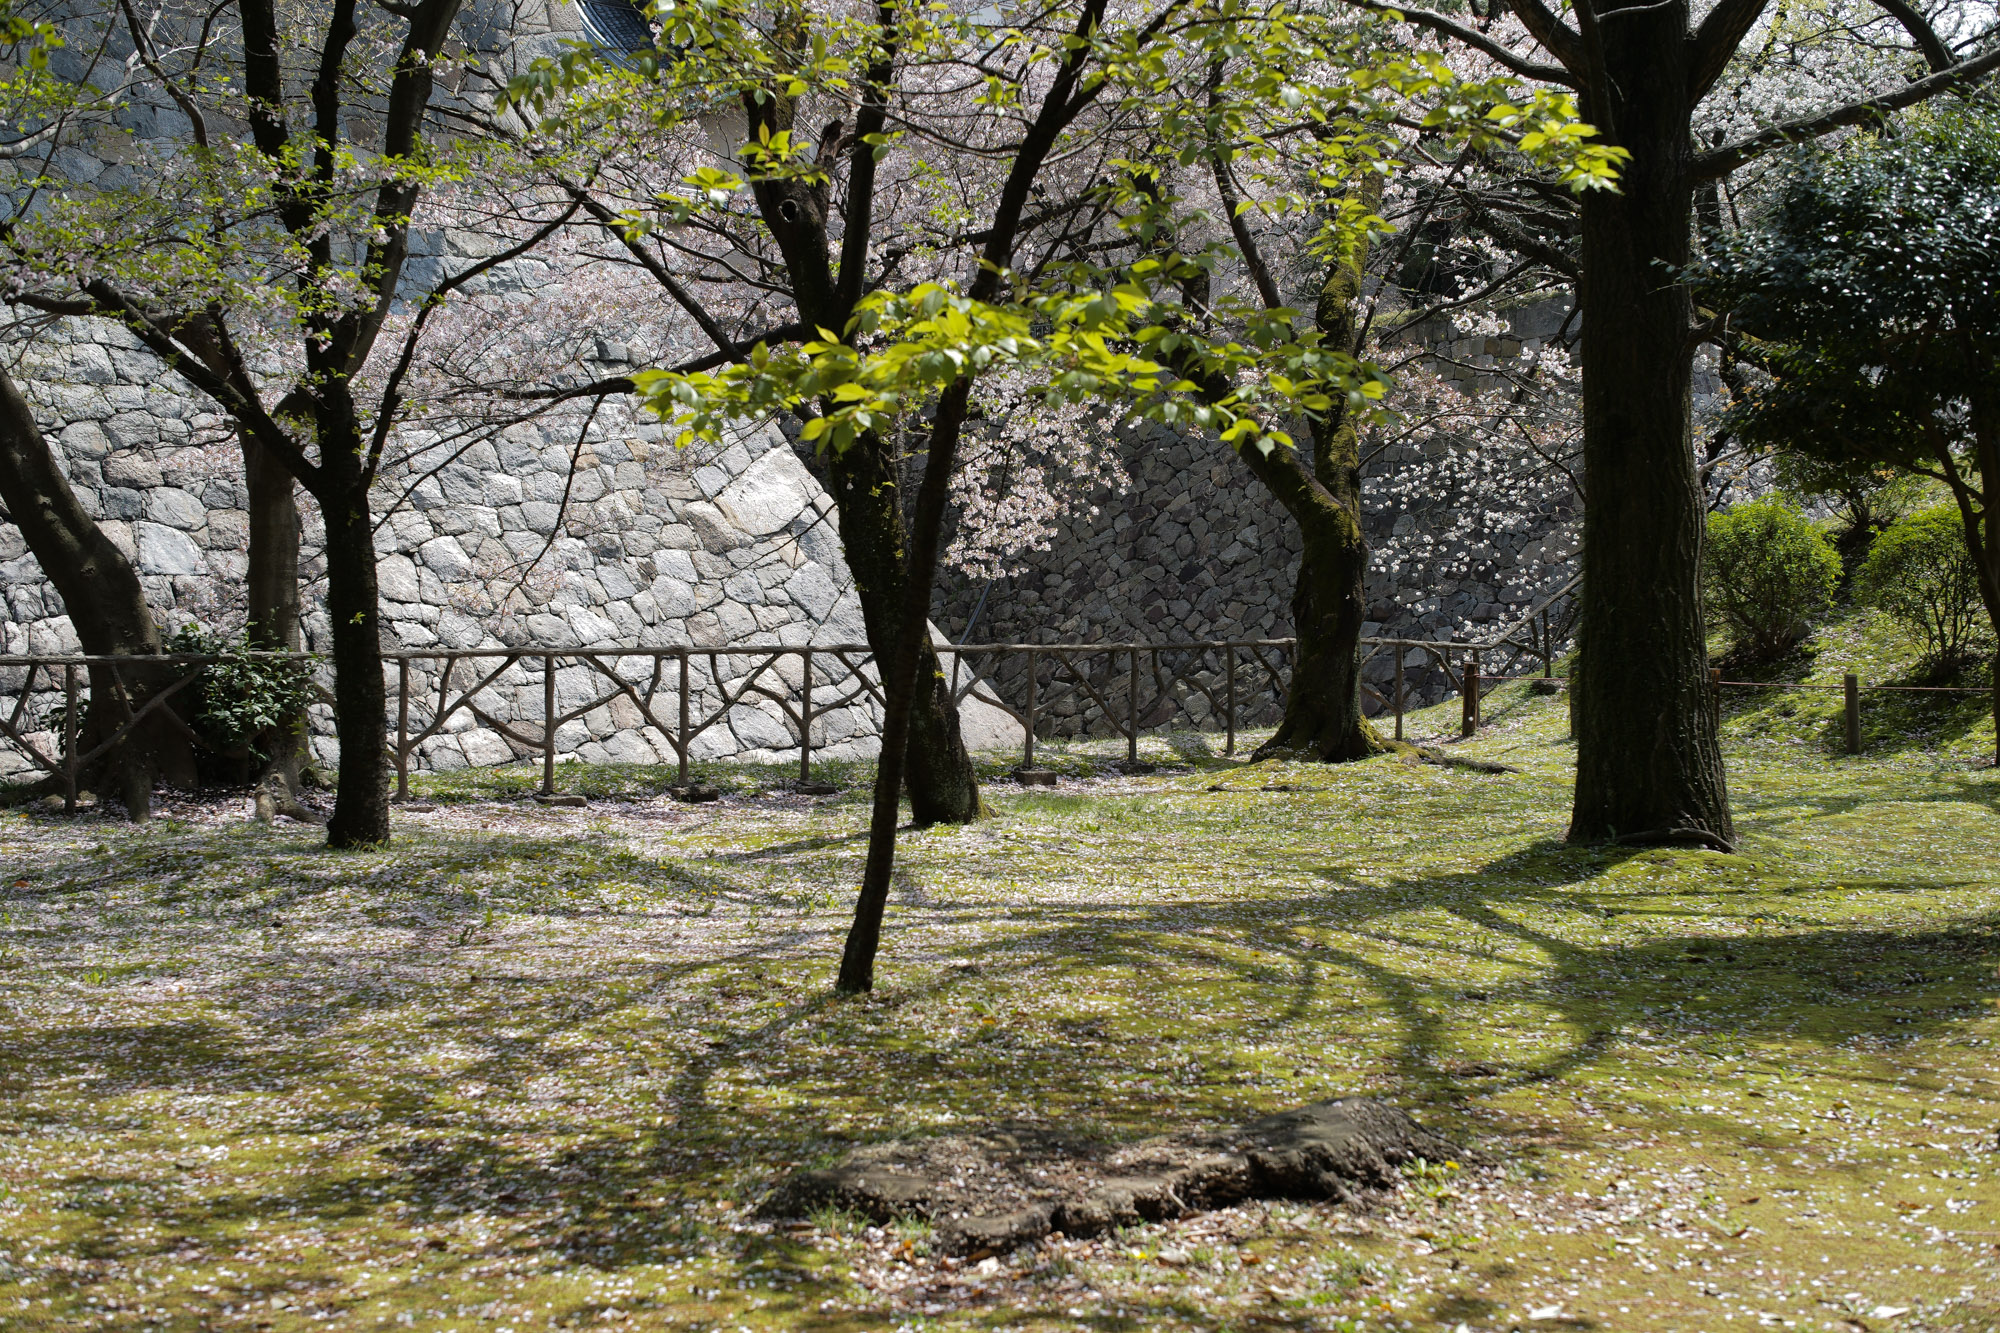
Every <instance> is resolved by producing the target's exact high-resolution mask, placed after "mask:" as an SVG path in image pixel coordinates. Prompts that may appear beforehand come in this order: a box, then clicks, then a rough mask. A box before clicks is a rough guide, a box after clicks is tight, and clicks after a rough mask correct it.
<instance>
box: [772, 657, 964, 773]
mask: <svg viewBox="0 0 2000 1333" xmlns="http://www.w3.org/2000/svg"><path fill="white" fill-rule="evenodd" d="M802 656H804V658H805V664H806V665H805V673H804V680H803V681H802V682H801V683H800V685H799V691H800V693H799V781H800V782H811V781H812V745H813V650H812V649H810V648H808V649H806V650H805V652H804V653H803V654H802ZM952 674H954V675H956V674H957V672H956V671H954V672H953V673H952Z"/></svg>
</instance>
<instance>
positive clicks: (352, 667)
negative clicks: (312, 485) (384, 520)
mask: <svg viewBox="0 0 2000 1333" xmlns="http://www.w3.org/2000/svg"><path fill="white" fill-rule="evenodd" d="M336 412H337V409H327V410H326V411H325V412H324V415H325V416H333V415H335V414H336ZM351 422H352V418H351V417H349V421H348V424H350V425H351ZM321 438H322V439H325V438H326V434H325V432H324V430H323V431H322V435H321ZM322 458H323V460H324V461H323V462H322V463H321V465H320V476H321V486H320V488H319V494H318V495H317V496H316V498H317V499H318V500H319V502H320V512H321V515H322V517H323V518H324V520H325V525H326V609H327V615H328V617H329V618H330V619H331V620H332V622H333V695H334V699H333V722H334V734H335V735H336V737H338V739H339V741H340V776H339V779H338V781H337V785H336V788H335V794H334V805H333V819H332V821H331V822H330V823H328V825H327V829H326V841H327V845H328V846H330V847H368V846H378V845H380V844H382V843H385V842H387V841H389V743H388V715H389V692H388V689H387V688H386V687H385V686H384V684H383V681H382V620H381V605H380V599H379V597H378V595H377V590H376V570H375V523H374V518H373V516H372V515H371V514H370V513H369V509H368V490H367V485H366V482H365V481H364V480H363V477H362V473H361V460H360V456H359V452H358V449H355V448H345V449H343V448H334V449H331V450H328V451H327V452H325V453H324V454H323V455H322Z"/></svg>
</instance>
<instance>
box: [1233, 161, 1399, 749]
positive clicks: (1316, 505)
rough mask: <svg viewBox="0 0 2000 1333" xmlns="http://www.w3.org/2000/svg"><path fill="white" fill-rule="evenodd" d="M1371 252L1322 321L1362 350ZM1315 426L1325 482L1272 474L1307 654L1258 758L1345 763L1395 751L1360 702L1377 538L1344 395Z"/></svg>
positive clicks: (1319, 472) (1327, 287)
mask: <svg viewBox="0 0 2000 1333" xmlns="http://www.w3.org/2000/svg"><path fill="white" fill-rule="evenodd" d="M1376 179H1377V178H1372V177H1371V178H1370V182H1369V184H1367V185H1364V187H1363V189H1364V191H1365V193H1364V196H1363V199H1364V202H1365V203H1366V204H1367V206H1368V207H1370V208H1373V207H1374V206H1375V204H1376V203H1377V202H1378V201H1379V199H1380V186H1379V184H1377V183H1375V181H1376ZM1367 257H1368V250H1367V246H1366V245H1365V244H1363V243H1361V242H1359V241H1357V242H1356V243H1355V244H1354V247H1353V248H1352V250H1350V251H1349V253H1348V254H1347V256H1346V257H1345V258H1344V259H1343V260H1342V261H1340V262H1337V263H1334V264H1332V265H1331V266H1329V267H1328V269H1327V273H1326V281H1325V282H1324V283H1323V284H1322V285H1321V287H1320V292H1319V299H1318V301H1317V303H1316V305H1315V309H1314V322H1315V323H1316V324H1317V326H1318V328H1319V331H1320V333H1321V335H1322V336H1323V337H1324V338H1325V340H1326V343H1327V345H1328V346H1330V347H1339V348H1346V349H1349V350H1358V349H1356V348H1355V343H1356V341H1357V337H1358V330H1357V325H1356V306H1357V304H1358V302H1359V301H1360V299H1361V281H1362V270H1363V268H1364V266H1365V265H1366V262H1367ZM1311 430H1312V441H1313V480H1314V481H1317V482H1318V485H1317V486H1310V485H1305V484H1301V483H1302V482H1303V478H1291V477H1266V478H1265V484H1266V485H1267V486H1269V487H1270V488H1271V492H1272V494H1274V495H1276V496H1277V497H1278V499H1279V501H1280V502H1281V503H1282V504H1283V505H1284V506H1285V510H1286V512H1287V513H1289V514H1290V515H1291V516H1292V520H1293V521H1294V522H1296V523H1297V524H1298V525H1299V536H1300V538H1301V539H1302V541H1303V544H1304V549H1303V551H1302V552H1301V553H1300V556H1299V576H1298V584H1297V586H1296V587H1295V588H1294V589H1293V591H1292V633H1293V634H1294V635H1295V636H1296V637H1297V639H1298V650H1297V653H1296V655H1295V656H1294V658H1293V660H1292V677H1291V680H1290V682H1289V683H1288V685H1287V686H1286V689H1285V716H1284V718H1283V719H1282V720H1281V721H1280V722H1279V724H1278V730H1277V732H1276V733H1275V734H1274V735H1273V736H1272V737H1271V739H1270V740H1268V741H1266V742H1264V744H1262V745H1260V746H1258V747H1257V753H1256V756H1255V757H1256V758H1259V759H1262V758H1265V757H1267V756H1273V755H1279V754H1290V755H1295V756H1297V757H1300V758H1311V759H1318V760H1321V761H1323V762H1327V763H1340V762H1343V761H1346V760H1350V759H1366V758H1367V757H1368V756H1370V755H1373V754H1380V753H1381V752H1382V751H1383V750H1384V749H1386V748H1388V747H1387V746H1385V745H1384V744H1383V742H1382V738H1381V737H1380V736H1378V735H1376V734H1375V728H1374V727H1372V726H1370V725H1369V724H1368V718H1367V715H1366V714H1365V713H1363V711H1362V708H1361V623H1362V621H1364V620H1366V619H1367V614H1368V613H1367V596H1366V592H1365V590H1364V588H1363V584H1362V578H1363V576H1364V575H1365V574H1366V573H1367V570H1368V540H1367V538H1366V537H1365V536H1364V535H1363V533H1362V531H1361V435H1360V432H1359V431H1358V430H1357V429H1356V428H1355V424H1354V421H1353V419H1352V418H1351V417H1350V416H1349V415H1348V414H1347V411H1346V407H1345V405H1344V404H1343V403H1340V402H1338V401H1337V402H1336V405H1335V406H1334V407H1333V408H1332V409H1331V410H1329V411H1328V413H1327V414H1326V415H1325V416H1323V417H1321V418H1320V419H1318V420H1316V421H1314V422H1312V423H1311ZM1282 461H1283V460H1282V459H1277V458H1270V459H1258V460H1253V462H1252V467H1253V469H1258V470H1259V472H1260V475H1262V473H1263V472H1265V471H1269V470H1272V469H1274V468H1275V467H1276V466H1277V464H1278V463H1280V462H1282ZM1260 463H1263V464H1264V466H1263V467H1262V468H1259V464H1260Z"/></svg>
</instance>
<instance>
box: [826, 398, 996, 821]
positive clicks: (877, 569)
mask: <svg viewBox="0 0 2000 1333" xmlns="http://www.w3.org/2000/svg"><path fill="white" fill-rule="evenodd" d="M824 471H825V473H826V476H827V478H828V480H829V482H830V483H831V486H830V489H831V491H832V494H833V501H834V506H835V508H836V509H837V511H838V512H839V515H840V537H841V544H842V547H843V548H844V550H845V552H846V555H847V567H848V569H850V570H851V571H852V572H853V574H854V585H855V591H856V592H857V594H859V596H860V598H861V618H862V620H863V622H864V623H865V624H866V625H867V628H868V646H869V648H870V649H871V650H872V652H873V653H874V656H875V661H876V663H877V669H878V670H879V671H880V672H881V674H882V678H883V681H884V695H885V703H886V695H887V681H888V676H889V665H888V664H889V663H890V662H891V661H893V660H894V659H895V658H896V657H897V655H898V654H899V653H900V652H901V651H902V648H903V646H904V645H903V637H904V635H905V633H906V632H911V631H909V630H908V627H907V624H906V623H905V619H906V618H905V615H904V610H905V604H906V603H907V601H908V597H909V590H910V587H911V586H912V581H913V574H912V571H913V570H914V569H915V568H916V567H917V566H916V564H915V559H914V556H913V555H912V554H910V553H909V546H910V541H911V533H910V532H908V531H907V530H906V528H905V525H904V522H903V512H902V507H901V492H900V490H899V489H898V486H897V477H896V466H895V460H894V459H893V458H891V457H890V456H889V452H888V450H887V448H886V447H884V445H883V444H882V443H881V441H879V440H877V439H875V438H874V437H872V436H868V437H864V438H862V439H860V440H857V441H856V442H855V443H854V444H853V445H852V446H850V447H849V448H848V450H847V451H846V452H845V453H843V454H840V455H837V456H835V457H832V458H828V459H826V460H825V464H824ZM925 477H926V481H928V478H929V471H928V467H927V468H926V472H925ZM920 499H921V497H920ZM923 568H924V569H925V570H926V571H928V570H929V568H930V567H929V566H928V565H925V566H924V567H923ZM931 582H932V578H931V575H930V574H929V573H928V572H927V573H926V574H925V575H924V577H923V584H924V596H925V598H926V601H925V614H924V615H923V616H922V617H921V618H920V619H919V620H918V622H917V627H916V629H915V631H913V632H914V634H915V635H916V662H917V667H916V670H917V675H916V676H915V681H916V684H915V685H914V686H913V689H914V691H915V692H914V694H913V695H912V696H911V698H910V700H909V714H910V716H909V724H908V729H907V735H906V737H905V739H904V741H903V742H902V744H903V746H904V754H903V757H902V770H903V774H904V783H905V785H906V786H907V788H908V790H909V797H910V815H911V818H912V819H914V820H915V821H916V823H917V824H918V825H919V826H928V825H931V824H969V823H971V822H972V821H973V820H975V819H978V818H979V816H980V813H981V811H982V809H983V807H982V805H981V802H980V798H979V773H978V770H977V769H975V768H974V767H973V763H972V756H971V754H970V753H968V752H967V750H966V748H965V740H964V737H963V736H962V735H961V734H960V732H959V721H958V706H957V705H956V704H955V703H954V702H953V701H952V697H951V682H950V681H949V680H947V679H946V676H945V672H944V669H943V665H942V664H941V663H940V662H939V660H938V655H937V652H936V650H935V649H934V648H933V647H932V646H931V639H930V616H929V601H928V599H929V597H930V585H931ZM885 728H886V723H885ZM882 744H883V747H884V753H885V754H886V753H887V748H888V746H889V744H890V740H889V737H888V733H887V731H886V729H885V731H884V733H883V739H882Z"/></svg>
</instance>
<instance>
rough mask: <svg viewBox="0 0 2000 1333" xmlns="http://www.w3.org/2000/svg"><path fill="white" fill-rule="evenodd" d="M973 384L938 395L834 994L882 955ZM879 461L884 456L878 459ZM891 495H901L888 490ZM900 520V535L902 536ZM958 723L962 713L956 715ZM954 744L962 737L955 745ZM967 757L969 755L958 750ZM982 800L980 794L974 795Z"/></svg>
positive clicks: (896, 611) (851, 989) (887, 664)
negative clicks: (948, 514)
mask: <svg viewBox="0 0 2000 1333" xmlns="http://www.w3.org/2000/svg"><path fill="white" fill-rule="evenodd" d="M971 388H972V386H971V383H970V382H969V381H967V380H959V381H958V382H957V383H955V384H953V385H952V386H951V387H950V388H948V389H946V390H945V391H944V393H942V394H940V395H939V398H938V405H937V410H936V412H935V413H934V414H933V416H932V427H931V438H930V448H929V449H928V450H927V451H926V457H925V460H924V479H923V482H922V484H921V485H920V486H919V487H918V491H917V505H916V513H915V515H914V518H915V522H914V525H913V529H912V531H911V532H910V533H909V541H908V545H907V547H904V548H903V549H905V550H907V551H908V555H909V558H908V561H907V563H906V564H904V565H903V569H904V570H905V571H906V573H907V577H906V579H905V580H904V582H903V583H902V585H901V586H900V587H899V588H898V590H897V591H898V593H899V594H900V597H901V601H900V603H895V604H892V605H891V608H890V612H889V613H890V614H891V615H893V616H894V617H895V619H894V620H893V621H892V622H891V625H890V628H892V629H893V631H894V637H893V639H892V640H891V644H890V649H889V652H888V653H887V654H886V655H878V656H877V658H876V661H877V662H879V663H880V668H879V669H880V671H881V675H882V696H883V709H882V757H881V759H880V761H879V762H878V764H877V767H876V770H875V799H874V805H873V807H872V808H871V810H870V812H869V820H868V862H867V864H866V865H865V866H864V867H863V869H862V872H861V892H860V894H859V896H858V898H857V899H856V902H855V905H854V921H853V924H851V925H850V926H849V927H848V930H847V942H846V944H845V945H844V947H843V948H842V950H841V955H840V973H839V975H838V977H837V978H836V979H835V981H834V987H835V989H837V990H839V991H841V992H842V993H843V994H848V995H855V994H860V993H862V992H864V991H869V990H873V989H874V987H875V955H876V953H877V952H878V951H879V950H880V948H881V944H882V913H883V910H884V908H885V907H886V906H887V905H888V902H889V877H890V872H891V871H892V870H893V869H894V867H895V859H896V815H897V809H898V804H899V803H898V801H897V795H898V793H899V791H900V790H901V788H902V785H903V774H902V771H901V770H902V768H903V760H904V756H905V755H907V754H909V753H910V752H911V749H912V748H913V747H912V746H911V745H910V742H911V741H913V740H914V739H915V732H914V731H913V730H911V723H912V721H913V720H914V718H915V717H916V716H917V714H918V712H919V711H920V705H921V703H922V701H923V700H924V699H926V698H927V697H931V696H932V695H933V691H931V690H930V689H928V688H926V686H925V683H924V675H923V672H924V665H923V663H924V661H925V660H926V659H928V660H929V661H930V662H931V663H933V664H935V663H936V661H937V654H936V653H934V652H932V651H931V644H930V632H929V626H930V607H931V582H932V571H933V570H935V569H936V568H937V548H938V535H939V532H940V531H941V530H942V528H943V526H944V507H945V497H946V495H947V494H948V493H949V489H950V485H951V470H952V467H953V465H954V462H955V460H956V458H957V454H958V438H959V431H960V428H961V427H962V426H963V424H964V421H965V406H966V401H967V399H968V397H969V396H970V393H971ZM873 443H874V442H873V440H872V439H871V440H868V441H865V442H857V443H856V444H855V445H854V446H852V447H851V448H850V449H849V450H848V451H847V452H848V454H850V455H851V454H854V453H856V452H858V451H859V450H861V449H862V448H866V447H870V446H872V445H873ZM877 457H878V458H879V457H880V454H879V453H878V454H877ZM883 493H884V494H888V495H891V496H893V495H894V491H893V490H890V489H887V488H885V489H884V491H883ZM900 519H901V515H900V511H899V513H898V530H899V531H900V529H901V522H900ZM953 717H954V719H955V718H956V713H954V714H953ZM954 739H955V737H954ZM959 748H960V753H963V752H964V747H962V746H961V747H959ZM975 799H976V789H975Z"/></svg>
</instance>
